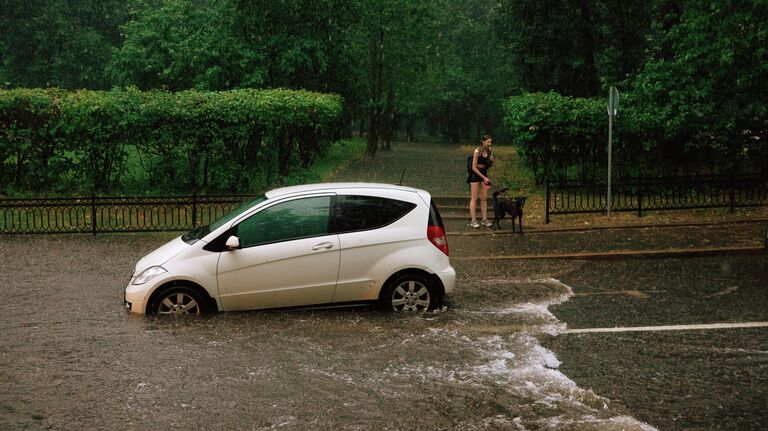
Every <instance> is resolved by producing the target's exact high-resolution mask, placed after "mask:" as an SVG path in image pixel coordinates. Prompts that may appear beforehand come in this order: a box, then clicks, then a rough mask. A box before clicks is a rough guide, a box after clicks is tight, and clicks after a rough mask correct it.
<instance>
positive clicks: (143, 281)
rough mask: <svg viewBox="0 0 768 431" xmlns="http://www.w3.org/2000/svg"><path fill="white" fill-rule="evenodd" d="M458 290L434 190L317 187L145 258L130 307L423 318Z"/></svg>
mask: <svg viewBox="0 0 768 431" xmlns="http://www.w3.org/2000/svg"><path fill="white" fill-rule="evenodd" d="M455 282H456V272H455V271H454V269H453V267H452V266H451V264H450V261H449V257H448V241H447V239H446V235H445V228H444V226H443V222H442V219H441V218H440V213H439V212H438V210H437V207H436V206H435V205H434V203H433V202H432V199H431V196H430V195H429V193H428V192H426V191H424V190H419V189H414V188H409V187H403V186H395V185H385V184H368V183H336V184H311V185H302V186H295V187H285V188H280V189H276V190H272V191H269V192H267V193H266V194H265V195H263V196H261V197H258V198H256V199H254V200H252V201H250V202H246V203H244V204H242V205H240V206H239V207H238V208H236V209H235V210H234V211H232V212H231V213H229V214H227V215H225V216H224V217H222V218H220V219H218V220H216V221H215V222H213V223H211V224H210V225H205V226H200V227H198V228H196V229H194V230H192V231H190V232H188V233H186V234H184V235H182V236H180V237H179V238H176V239H174V240H172V241H170V242H168V243H167V244H165V245H163V246H161V247H160V248H158V249H156V250H155V251H153V252H151V253H150V254H148V255H146V256H145V257H143V258H142V259H141V260H139V262H138V263H137V264H136V268H135V270H134V272H133V275H132V276H131V281H130V283H129V284H128V286H127V287H126V289H125V297H124V300H125V307H126V308H127V309H128V310H129V311H131V312H133V313H140V314H200V313H206V312H215V311H233V310H253V309H264V308H287V307H305V306H320V305H331V306H342V305H350V304H359V303H364V302H378V303H379V304H381V305H382V306H383V308H385V309H387V310H394V311H423V310H428V309H432V308H435V307H438V306H439V305H441V303H442V300H443V297H444V296H445V295H446V294H450V293H451V291H452V290H453V288H454V285H455Z"/></svg>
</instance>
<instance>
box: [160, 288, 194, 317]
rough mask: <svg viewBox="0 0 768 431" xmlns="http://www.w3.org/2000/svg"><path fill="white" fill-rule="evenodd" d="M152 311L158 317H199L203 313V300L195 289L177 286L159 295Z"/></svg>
mask: <svg viewBox="0 0 768 431" xmlns="http://www.w3.org/2000/svg"><path fill="white" fill-rule="evenodd" d="M151 311H152V314H154V315H158V316H170V315H182V314H188V315H189V314H192V315H199V314H201V313H202V312H203V299H202V297H201V296H200V294H198V293H197V292H196V291H195V290H194V289H190V288H189V287H186V286H175V287H171V288H170V289H167V290H165V291H163V292H162V293H161V294H160V295H158V297H157V299H155V301H154V303H153V304H152V309H151Z"/></svg>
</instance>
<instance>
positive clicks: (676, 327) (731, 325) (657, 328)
mask: <svg viewBox="0 0 768 431" xmlns="http://www.w3.org/2000/svg"><path fill="white" fill-rule="evenodd" d="M741 328H768V322H744V323H709V324H700V325H665V326H633V327H625V328H582V329H567V330H565V331H563V332H562V333H563V334H599V333H611V332H657V331H701V330H707V329H741Z"/></svg>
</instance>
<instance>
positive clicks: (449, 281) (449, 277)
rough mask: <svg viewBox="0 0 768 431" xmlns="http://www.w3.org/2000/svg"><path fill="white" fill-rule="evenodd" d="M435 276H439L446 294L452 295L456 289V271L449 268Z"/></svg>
mask: <svg viewBox="0 0 768 431" xmlns="http://www.w3.org/2000/svg"><path fill="white" fill-rule="evenodd" d="M435 275H437V277H438V278H439V279H440V282H442V283H443V289H444V290H445V294H446V295H450V294H451V293H452V292H453V290H454V288H455V287H456V270H454V269H453V267H450V266H449V267H448V268H447V269H445V270H443V271H441V272H438V273H436V274H435Z"/></svg>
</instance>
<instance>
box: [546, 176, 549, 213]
mask: <svg viewBox="0 0 768 431" xmlns="http://www.w3.org/2000/svg"><path fill="white" fill-rule="evenodd" d="M545 181H546V182H547V186H546V188H547V210H546V211H547V215H546V224H549V176H547V178H546V180H545Z"/></svg>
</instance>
